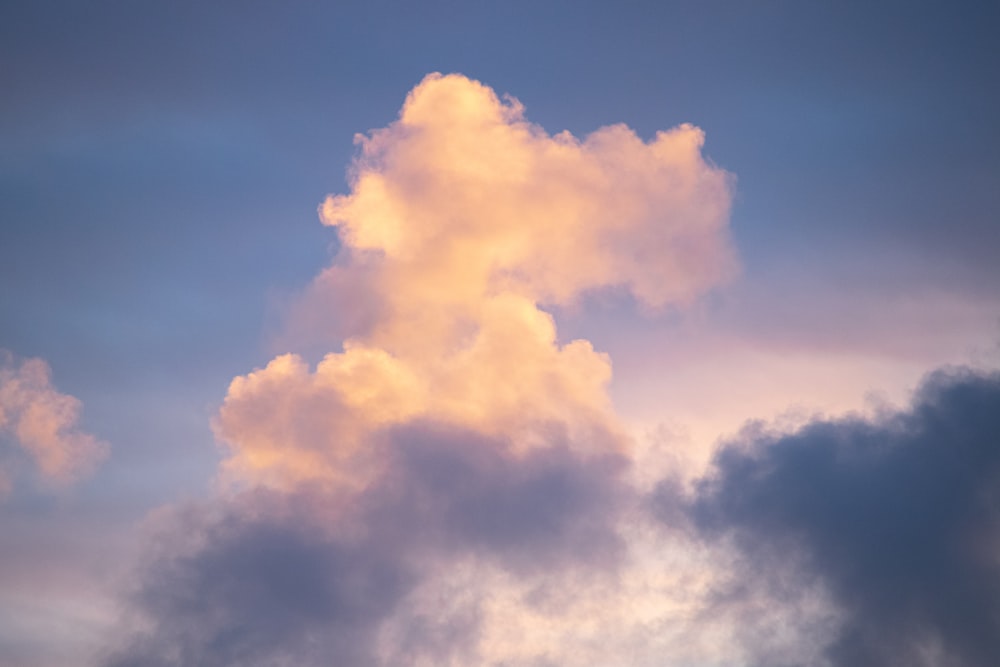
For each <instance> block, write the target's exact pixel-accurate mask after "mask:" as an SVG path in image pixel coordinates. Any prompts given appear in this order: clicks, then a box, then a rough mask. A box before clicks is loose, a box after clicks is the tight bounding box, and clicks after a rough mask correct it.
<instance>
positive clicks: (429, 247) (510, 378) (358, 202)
mask: <svg viewBox="0 0 1000 667" xmlns="http://www.w3.org/2000/svg"><path fill="white" fill-rule="evenodd" d="M357 142H358V144H359V145H360V154H359V156H358V158H357V160H356V162H355V164H354V167H353V170H352V179H351V186H352V187H351V192H350V193H349V194H346V195H338V196H331V197H329V198H328V199H327V200H326V202H325V203H324V204H323V206H322V207H321V211H320V214H321V218H322V220H323V222H324V223H325V224H328V225H333V226H336V227H337V228H338V230H339V234H340V237H341V241H342V251H341V254H340V256H339V257H338V258H337V260H336V262H335V264H334V266H332V267H330V268H329V269H327V271H326V272H324V274H323V275H321V276H320V277H319V278H318V279H317V285H318V286H320V287H319V288H318V289H317V294H319V295H320V296H321V297H322V296H323V295H326V296H327V297H328V298H327V299H326V300H325V301H324V300H322V299H313V300H311V301H310V305H311V306H312V307H313V308H318V309H330V308H337V309H338V310H339V311H340V313H341V315H342V316H341V319H342V320H343V321H345V322H351V323H353V324H354V325H355V326H354V329H353V330H350V331H348V332H347V337H346V340H345V342H344V345H343V351H342V352H338V353H332V354H329V355H327V356H326V357H325V358H324V359H323V360H322V361H321V362H320V363H319V365H318V366H317V367H316V368H315V370H313V369H311V368H309V366H308V365H307V364H306V363H305V362H304V361H303V360H302V359H301V358H299V357H298V356H295V355H284V356H281V357H278V358H276V359H274V360H273V361H272V362H271V363H270V364H268V365H267V366H266V367H265V368H263V369H260V370H257V371H255V372H253V373H251V374H249V375H247V376H245V377H239V378H237V379H236V380H234V382H233V383H232V386H231V387H230V390H229V394H228V396H227V397H226V401H225V403H224V405H223V407H222V409H221V411H220V413H219V416H218V419H217V420H216V432H217V434H218V436H219V438H220V439H221V440H222V441H223V442H225V443H226V444H227V445H228V446H229V448H230V451H231V452H232V456H231V458H230V459H229V461H228V463H227V468H228V470H229V471H230V473H232V474H234V475H235V476H236V477H237V478H241V479H250V480H256V481H262V480H264V481H269V482H271V483H276V484H279V485H281V484H284V483H287V482H294V481H296V480H300V479H302V478H303V477H307V478H308V477H321V478H331V477H338V476H343V474H344V471H345V470H348V469H349V470H351V473H350V475H349V476H353V475H356V474H359V473H358V471H359V470H361V469H363V468H364V467H365V466H364V463H363V460H364V459H365V458H366V457H367V456H368V453H367V450H368V447H369V445H368V440H369V438H370V437H371V435H372V434H373V433H375V432H377V431H378V430H379V429H383V428H385V427H388V426H392V425H395V424H400V423H403V422H406V421H410V420H413V419H432V420H435V421H439V422H443V423H449V424H453V425H456V426H459V427H462V428H466V429H471V430H473V431H477V432H480V433H483V434H488V435H490V436H494V437H498V438H501V439H505V440H509V441H511V442H514V443H515V446H516V447H517V448H520V449H522V450H527V449H531V448H534V447H538V446H544V445H545V441H546V437H547V436H546V433H548V429H550V428H551V425H552V424H554V423H557V424H561V425H563V427H564V428H566V429H569V430H570V431H571V433H570V434H569V435H570V439H571V440H572V441H574V442H589V441H595V440H596V441H601V442H607V441H608V439H607V438H604V437H601V438H588V437H586V434H588V433H595V432H599V433H602V434H607V433H615V432H621V429H620V426H619V425H618V422H617V419H616V418H615V417H614V415H613V413H612V410H611V405H610V401H609V399H608V396H607V390H606V389H607V384H608V382H609V381H610V378H611V364H610V360H609V359H608V358H607V356H606V355H604V354H601V353H599V352H597V351H595V350H594V349H593V347H592V346H591V345H590V343H589V342H587V341H585V340H574V341H569V342H566V343H562V342H560V341H559V340H558V337H557V334H556V329H555V323H554V320H553V318H552V317H551V316H550V315H549V314H548V313H547V312H545V311H544V310H542V306H544V305H545V304H566V303H569V302H572V301H573V300H575V299H577V298H579V297H580V296H581V295H585V294H586V293H587V292H588V291H590V290H594V289H599V288H604V287H623V288H625V289H628V290H629V291H631V292H632V293H633V294H634V295H635V297H636V298H637V299H639V300H640V301H641V302H643V303H645V304H647V305H648V306H650V307H662V306H665V305H683V304H685V303H688V302H690V301H691V300H693V299H694V298H696V297H697V296H698V295H699V294H701V293H703V292H704V291H705V290H707V289H709V288H711V287H713V286H714V285H717V284H719V283H720V282H721V281H723V280H725V279H726V278H727V277H729V276H730V275H732V273H733V272H734V269H735V263H734V259H733V254H732V252H731V248H730V244H729V239H728V234H727V221H728V211H729V204H730V199H731V191H730V190H731V178H730V176H729V175H728V174H727V173H726V172H724V171H722V170H720V169H718V168H716V167H714V166H712V165H711V164H709V163H708V162H706V161H705V159H704V158H703V156H702V154H701V147H702V143H703V134H702V132H701V131H700V130H699V129H697V128H695V127H693V126H690V125H682V126H680V127H677V128H674V129H672V130H669V131H666V132H659V133H657V135H656V136H655V137H654V138H653V139H652V140H651V141H648V142H645V141H643V140H642V139H640V138H639V137H638V136H636V134H635V133H634V132H633V131H632V130H630V129H629V128H627V127H625V126H624V125H615V126H610V127H605V128H602V129H600V130H598V131H596V132H594V133H593V134H591V135H589V136H587V137H586V138H584V139H582V140H580V139H577V138H576V137H574V136H572V135H570V134H569V133H568V132H562V133H559V134H556V135H554V136H550V135H549V134H547V133H546V132H545V131H544V130H543V129H542V128H540V127H538V126H536V125H533V124H531V123H529V122H528V121H526V120H525V118H524V108H523V107H522V106H521V104H520V103H519V102H517V101H516V100H514V99H511V98H505V99H501V98H500V97H498V96H497V95H496V93H494V91H493V90H491V89H490V88H488V87H486V86H484V85H483V84H481V83H479V82H477V81H472V80H470V79H467V78H465V77H463V76H459V75H448V76H441V75H439V74H433V75H430V76H428V77H427V78H426V79H424V81H423V82H421V83H420V85H418V86H417V87H416V88H415V89H414V90H413V91H411V92H410V94H409V95H408V97H407V99H406V102H405V103H404V105H403V108H402V110H401V112H400V115H399V119H398V120H397V121H396V122H394V123H392V124H390V125H389V126H388V127H386V128H383V129H379V130H375V131H373V132H371V133H370V134H369V135H368V136H359V137H358V138H357ZM319 319H320V320H321V319H322V318H319Z"/></svg>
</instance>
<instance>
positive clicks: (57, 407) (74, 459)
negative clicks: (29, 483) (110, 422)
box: [0, 350, 108, 490]
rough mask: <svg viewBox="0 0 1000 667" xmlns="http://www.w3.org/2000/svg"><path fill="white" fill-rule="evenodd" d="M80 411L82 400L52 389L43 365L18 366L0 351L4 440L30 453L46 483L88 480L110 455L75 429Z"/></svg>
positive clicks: (3, 475) (5, 479) (1, 473)
mask: <svg viewBox="0 0 1000 667" xmlns="http://www.w3.org/2000/svg"><path fill="white" fill-rule="evenodd" d="M80 408H81V405H80V401H79V400H77V399H76V398H74V397H72V396H69V395H67V394H62V393H60V392H58V391H57V390H56V389H55V387H53V386H52V380H51V371H50V370H49V366H48V364H46V363H45V361H43V360H42V359H26V360H23V361H19V360H17V359H15V358H14V356H13V355H12V354H10V353H8V352H4V351H2V350H0V437H2V438H4V440H5V441H6V440H9V441H10V442H11V443H13V445H14V446H15V447H17V448H18V449H20V450H23V451H24V452H26V453H27V454H28V455H29V456H30V458H31V459H32V461H33V462H34V464H35V466H36V467H37V468H38V471H39V473H40V474H41V476H42V478H43V479H44V480H46V481H48V482H51V483H54V484H56V485H65V484H69V483H70V482H72V481H73V480H75V479H77V478H79V477H81V476H83V475H86V474H87V473H89V472H90V471H91V470H92V469H93V468H94V466H95V465H96V464H97V463H98V462H99V461H100V460H101V459H103V458H104V457H105V456H106V455H107V452H108V445H107V444H106V443H103V442H101V441H100V440H98V439H97V438H95V437H94V436H92V435H90V434H88V433H85V432H83V431H81V430H79V429H78V428H77V425H76V424H77V420H78V419H79V416H80ZM6 454H7V452H5V456H4V458H9V457H8V456H7V455H6ZM7 468H8V469H2V470H0V490H4V489H6V490H9V488H10V484H11V483H12V482H11V481H10V479H11V478H10V477H9V475H10V473H11V471H10V470H9V466H7Z"/></svg>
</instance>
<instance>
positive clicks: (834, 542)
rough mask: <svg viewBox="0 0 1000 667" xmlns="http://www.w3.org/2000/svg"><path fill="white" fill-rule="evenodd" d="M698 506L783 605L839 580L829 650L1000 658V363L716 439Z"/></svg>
mask: <svg viewBox="0 0 1000 667" xmlns="http://www.w3.org/2000/svg"><path fill="white" fill-rule="evenodd" d="M662 491H664V494H663V496H662V498H661V499H663V500H665V501H666V503H665V504H664V505H663V506H664V507H669V506H671V505H672V503H673V501H674V500H675V499H676V496H675V495H674V494H673V492H672V491H671V490H670V489H669V488H668V487H664V488H663V489H662ZM689 510H690V512H691V517H692V518H693V519H694V522H695V525H696V526H698V528H699V529H700V530H701V531H702V533H703V534H704V535H706V536H712V537H724V538H726V539H727V540H730V541H731V543H732V544H734V545H735V547H736V548H737V550H738V552H739V553H740V554H741V559H740V561H739V562H740V563H741V566H740V567H739V568H737V575H738V576H737V581H739V582H748V581H758V582H764V583H763V584H762V585H763V586H764V587H765V588H770V589H771V591H772V593H774V592H776V591H777V592H778V593H776V597H773V598H772V604H775V605H779V606H780V605H782V604H787V603H789V601H794V600H796V599H802V598H796V596H795V595H789V594H788V592H789V591H794V592H795V593H797V594H802V592H806V593H808V592H809V591H811V590H815V589H816V588H817V587H819V588H821V589H823V590H825V591H826V592H827V593H828V595H829V597H830V598H831V601H832V603H833V605H834V607H835V609H836V616H837V617H838V618H839V621H838V622H837V623H836V627H837V630H836V631H835V632H833V633H832V636H831V637H828V638H827V641H826V650H825V659H824V662H825V663H826V664H830V665H833V666H835V667H848V666H850V667H877V666H884V665H902V664H905V665H915V666H918V667H937V666H939V665H955V666H957V667H987V666H988V665H994V664H996V661H997V656H1000V375H996V374H993V375H976V374H972V373H968V372H963V373H954V372H952V373H947V372H941V373H937V374H934V375H932V376H930V378H929V379H928V380H927V382H926V383H925V385H924V386H923V388H922V389H921V391H920V392H919V394H918V395H917V397H916V399H915V402H914V405H913V407H912V409H910V410H909V411H906V412H900V413H894V414H888V415H884V416H883V417H882V418H879V419H876V420H865V419H860V418H845V419H841V420H834V421H818V422H815V423H812V424H810V425H808V426H806V427H805V428H803V429H801V430H799V431H797V432H796V433H794V434H791V435H768V434H767V433H757V434H756V435H754V434H752V433H751V434H749V435H748V437H747V438H746V439H744V440H740V441H737V442H734V443H732V444H731V445H730V446H729V447H727V448H726V449H724V450H722V451H721V452H720V454H719V455H718V457H717V459H716V470H715V473H714V475H713V476H711V477H710V478H708V479H707V480H705V481H704V482H703V484H702V486H701V488H700V490H699V492H698V495H697V498H696V499H695V501H694V503H693V505H691V506H690V507H689ZM741 585H744V584H743V583H741ZM744 590H745V588H744ZM781 591H783V593H781ZM802 597H803V598H804V597H807V596H806V595H803V596H802ZM741 599H742V596H740V595H730V596H729V597H727V598H724V599H721V600H720V601H719V602H718V606H717V611H724V610H726V609H727V608H732V607H734V606H738V605H739V604H740V601H741ZM761 640H762V637H760V636H749V637H747V641H748V643H749V644H750V645H754V644H756V645H760V644H761V643H762V641H761ZM759 664H775V663H774V662H773V661H770V660H766V659H765V660H761V661H760V663H759Z"/></svg>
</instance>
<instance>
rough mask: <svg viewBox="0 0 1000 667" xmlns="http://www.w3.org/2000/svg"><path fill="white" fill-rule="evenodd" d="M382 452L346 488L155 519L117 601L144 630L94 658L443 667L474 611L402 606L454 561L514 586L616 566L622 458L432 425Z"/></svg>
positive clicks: (461, 646) (446, 574)
mask: <svg viewBox="0 0 1000 667" xmlns="http://www.w3.org/2000/svg"><path fill="white" fill-rule="evenodd" d="M382 447H384V448H385V450H386V451H385V457H386V460H387V461H388V462H389V463H388V464H387V468H386V471H385V473H384V474H383V475H382V476H381V477H380V478H379V480H378V481H377V482H376V483H374V484H373V485H372V486H371V487H370V488H368V489H366V490H365V491H364V492H363V493H361V494H359V495H349V494H343V493H340V492H337V491H330V490H329V489H319V488H317V487H315V486H309V485H303V486H300V487H299V488H298V489H296V490H295V491H291V492H288V491H273V490H264V489H257V490H253V491H246V492H242V493H240V494H238V495H236V496H233V497H231V498H230V499H229V500H227V501H226V502H224V503H218V504H212V503H205V504H203V505H200V506H192V507H188V508H178V509H175V510H173V511H172V512H170V513H169V514H168V515H167V517H166V518H163V517H161V518H160V526H159V529H158V530H159V536H158V538H157V539H156V540H154V541H153V542H152V547H151V549H150V557H149V560H148V561H147V562H146V563H145V565H144V567H143V568H142V570H141V572H140V574H139V577H138V579H137V585H136V588H135V590H134V591H133V593H132V596H131V600H130V609H131V613H132V615H135V616H138V617H139V618H140V619H141V621H143V622H145V623H146V624H147V625H146V627H142V624H141V623H140V624H139V627H136V628H134V631H133V633H132V634H131V635H130V636H129V637H128V638H127V639H126V640H125V641H124V642H123V643H122V645H120V646H118V647H117V648H116V649H115V650H114V651H112V653H111V655H110V656H109V658H108V659H107V660H106V662H105V664H106V665H110V666H114V667H126V666H130V665H150V666H157V667H159V666H161V665H162V666H167V665H171V666H174V665H203V666H216V665H218V666H223V665H284V664H295V665H301V666H302V667H309V666H311V665H317V666H318V665H326V664H329V662H330V659H331V657H333V656H336V657H337V659H338V663H339V664H344V665H378V664H397V665H403V664H407V665H422V664H456V663H455V662H452V659H453V658H457V656H458V655H459V654H461V655H462V656H465V657H468V656H469V655H471V654H473V653H475V651H476V650H477V649H476V641H475V640H476V638H477V632H478V623H477V620H476V613H475V611H474V610H475V607H476V605H477V602H476V600H475V599H473V600H469V601H468V602H467V604H466V605H465V606H464V607H461V608H460V609H459V610H458V611H457V612H456V611H454V610H451V609H450V607H451V606H454V605H455V601H454V600H450V601H445V602H439V603H438V604H436V605H435V606H433V607H429V608H428V607H423V606H414V605H413V604H412V600H411V596H412V595H413V594H414V593H415V591H417V589H418V587H419V586H421V585H426V584H428V583H431V582H433V581H435V580H436V581H447V580H449V579H450V578H451V577H452V576H453V572H454V570H455V569H456V568H457V567H458V565H459V564H461V563H463V562H464V563H466V564H470V563H471V564H472V567H474V568H475V569H477V570H479V571H481V572H483V576H488V574H489V572H491V571H494V570H498V571H502V572H508V573H511V575H512V576H516V577H517V578H519V579H528V580H530V579H536V580H537V579H540V578H546V579H547V578H557V577H558V576H559V575H558V574H557V573H559V572H562V573H564V575H565V573H567V572H574V571H579V570H581V569H582V570H588V571H593V572H596V573H600V572H609V573H611V572H614V570H615V568H616V567H617V564H618V562H619V559H620V555H621V549H622V545H621V543H620V538H619V536H618V534H617V529H616V527H615V522H616V520H617V516H618V515H619V513H620V509H621V505H622V503H623V502H624V501H625V499H626V497H627V489H626V487H625V486H624V484H623V481H622V478H621V473H622V471H623V469H624V459H622V458H620V457H616V456H606V457H601V458H595V459H581V458H579V457H578V456H576V455H575V454H573V453H572V452H571V451H570V449H569V448H567V447H564V446H558V445H554V446H553V447H550V448H548V449H545V450H538V451H535V452H532V453H531V454H529V455H527V456H525V457H519V458H518V457H512V456H510V455H509V453H508V452H506V451H505V449H506V448H505V446H504V445H503V443H496V442H483V441H482V440H481V437H480V436H478V435H476V434H474V433H469V432H464V431H457V430H455V429H453V428H450V427H447V426H442V425H433V424H420V425H411V426H408V427H405V428H401V429H394V430H393V431H391V432H389V433H386V434H385V440H384V441H383V443H382ZM466 592H468V591H466ZM456 600H461V597H460V596H456ZM390 628H391V631H390ZM389 655H392V656H395V657H394V658H393V659H392V660H388V661H387V656H389ZM459 664H460V663H459Z"/></svg>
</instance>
